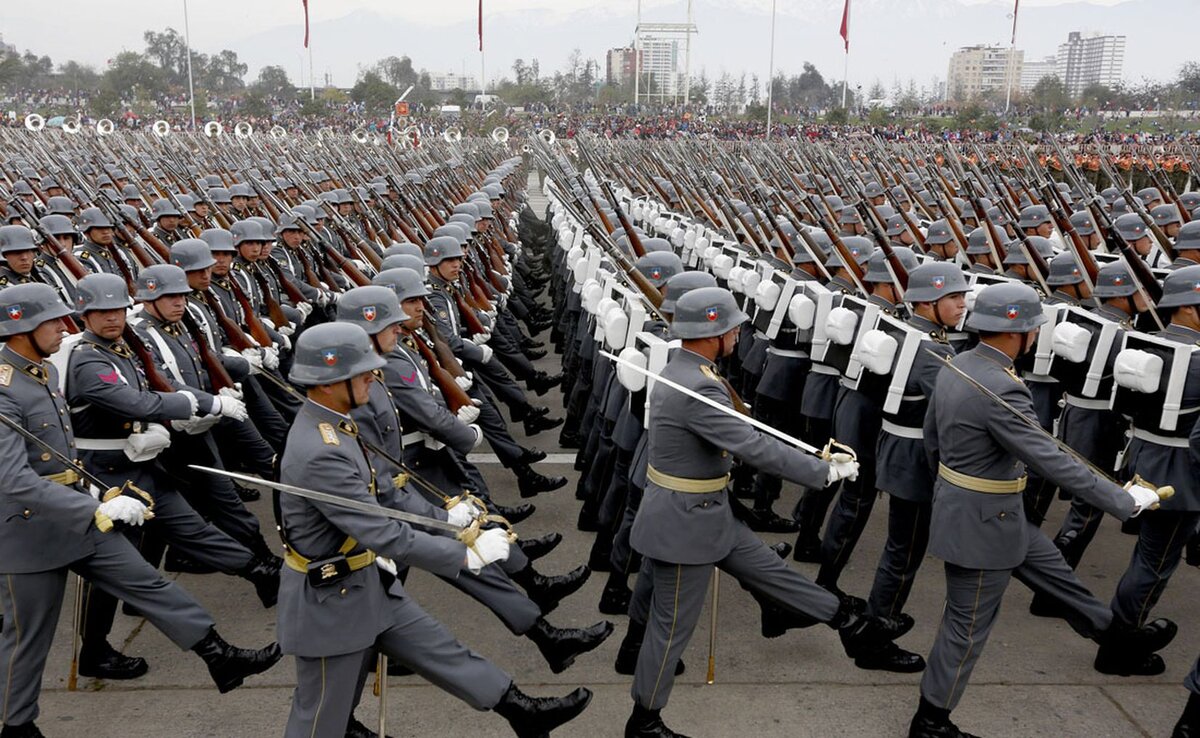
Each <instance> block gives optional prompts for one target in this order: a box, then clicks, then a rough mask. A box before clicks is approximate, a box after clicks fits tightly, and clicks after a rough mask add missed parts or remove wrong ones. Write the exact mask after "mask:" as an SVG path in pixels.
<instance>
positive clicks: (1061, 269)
mask: <svg viewBox="0 0 1200 738" xmlns="http://www.w3.org/2000/svg"><path fill="white" fill-rule="evenodd" d="M1081 282H1083V273H1082V272H1080V271H1079V262H1077V261H1075V254H1073V253H1071V252H1069V251H1065V252H1063V253H1061V254H1059V255H1058V256H1056V257H1054V258H1053V259H1051V260H1050V274H1048V275H1046V284H1048V285H1050V286H1051V287H1061V286H1063V285H1068V284H1079V283H1081Z"/></svg>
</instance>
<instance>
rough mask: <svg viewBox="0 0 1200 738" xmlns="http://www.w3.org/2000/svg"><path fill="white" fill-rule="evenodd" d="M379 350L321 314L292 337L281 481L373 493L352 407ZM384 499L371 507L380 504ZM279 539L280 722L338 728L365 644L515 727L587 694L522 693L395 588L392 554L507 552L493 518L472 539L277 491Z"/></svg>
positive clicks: (357, 686) (467, 561)
mask: <svg viewBox="0 0 1200 738" xmlns="http://www.w3.org/2000/svg"><path fill="white" fill-rule="evenodd" d="M383 364H384V359H383V357H382V356H380V355H379V354H378V353H377V352H376V350H375V349H374V347H373V346H372V344H371V339H370V337H368V336H367V334H366V332H365V331H363V329H362V328H359V327H358V326H355V325H350V324H346V323H333V324H326V325H319V326H314V327H313V328H310V329H309V330H308V331H306V332H305V333H304V334H303V335H301V336H300V338H299V339H298V340H297V341H296V360H295V363H294V364H293V366H292V371H291V374H290V379H291V380H292V382H293V383H295V384H299V385H301V386H303V387H305V388H306V390H307V393H308V400H307V401H306V402H305V403H304V404H303V405H302V406H301V409H300V412H299V414H298V416H297V418H296V422H295V423H294V424H293V425H292V429H291V432H290V433H289V434H288V442H287V449H286V451H285V452H284V454H283V459H282V463H281V470H282V473H281V477H282V481H283V482H286V483H288V484H296V485H300V486H305V487H309V488H315V489H318V490H321V491H323V492H326V493H328V494H335V495H338V496H343V497H346V498H347V499H349V500H354V501H356V502H359V503H363V504H370V505H378V504H379V502H378V499H377V498H376V496H375V492H376V490H377V482H376V478H375V472H374V471H373V470H372V464H371V462H370V460H369V459H368V457H367V452H366V449H365V447H364V446H363V445H362V439H360V438H359V429H358V424H357V423H356V422H355V421H354V420H353V418H352V417H351V415H350V413H351V412H352V411H353V410H354V409H355V408H357V407H360V406H363V405H365V404H367V403H368V402H369V401H370V385H371V383H372V382H374V381H375V376H376V375H375V374H374V372H375V370H377V369H380V368H382V367H383ZM381 510H382V508H381ZM278 517H279V526H280V532H281V534H282V536H283V538H284V541H285V544H286V550H287V556H286V559H285V561H286V563H287V568H286V569H284V572H283V579H282V582H281V585H280V597H279V625H278V629H279V640H280V645H281V646H282V647H283V650H284V651H285V652H287V653H291V654H294V655H295V656H296V677H297V678H296V681H297V684H296V690H295V693H294V695H293V698H292V708H291V715H290V716H289V718H288V723H287V728H286V731H285V735H286V736H288V738H300V737H302V736H303V737H305V738H312V737H314V736H316V737H318V738H341V737H342V736H344V735H345V734H346V731H347V728H348V727H349V726H350V725H351V715H352V712H353V709H354V705H355V704H356V703H357V701H358V697H359V695H360V694H361V691H362V686H363V683H364V681H365V679H366V674H367V670H368V669H369V667H370V665H371V662H372V661H373V654H374V652H376V651H379V652H382V653H384V654H386V655H387V656H388V657H389V658H391V659H393V660H394V661H396V662H397V663H399V664H401V665H403V666H405V667H406V668H408V669H410V670H411V671H413V672H415V673H417V674H419V675H420V676H423V677H425V678H426V679H429V680H430V681H431V682H433V683H434V684H436V685H438V686H439V687H442V688H443V689H445V690H447V691H448V692H450V693H451V694H453V695H455V696H456V697H458V698H459V699H461V700H463V701H465V702H466V703H467V704H469V705H470V706H471V707H473V708H475V709H477V710H495V711H496V712H497V713H499V714H500V715H501V716H502V717H504V718H505V719H507V720H508V721H509V724H510V725H511V726H512V727H513V730H514V731H515V732H516V734H517V735H518V736H522V737H532V736H541V735H547V734H549V732H550V731H551V730H553V729H554V728H556V727H558V726H559V725H562V724H563V723H565V722H567V721H569V720H571V719H573V718H574V717H575V716H577V715H578V714H579V713H580V712H582V711H583V709H584V708H585V707H586V706H587V704H588V702H589V701H590V700H591V696H592V695H591V692H590V691H588V690H587V689H584V688H580V689H578V690H576V691H575V692H573V693H571V694H570V695H568V696H566V697H563V698H533V697H529V696H527V695H525V694H524V693H522V692H521V690H519V689H518V688H517V686H516V685H515V684H514V683H513V681H512V678H511V677H509V676H508V675H507V674H505V673H504V672H503V671H501V670H500V669H499V668H497V667H496V666H494V665H493V664H492V663H491V662H489V661H487V660H486V659H484V658H482V657H481V656H478V655H477V654H475V653H474V652H472V651H470V650H469V649H467V648H466V647H465V646H463V645H462V644H461V643H459V642H458V641H457V640H456V639H455V638H454V636H453V635H452V634H451V633H450V632H449V631H447V630H446V629H445V627H443V626H442V625H441V624H440V623H438V622H437V621H436V620H434V619H433V618H431V617H430V616H429V615H428V614H426V613H425V611H424V610H422V609H421V607H420V605H418V604H417V602H416V601H415V600H414V599H413V598H412V597H411V596H409V595H408V593H407V592H405V590H404V588H403V585H402V584H401V583H400V581H399V579H397V578H396V574H397V571H398V570H397V566H398V565H411V566H420V567H422V568H425V569H428V570H429V571H431V572H434V573H436V574H439V575H442V576H445V577H451V578H452V577H457V576H460V575H462V576H471V574H461V572H462V570H463V569H464V568H467V569H470V571H471V572H475V573H477V572H479V571H481V570H482V569H483V568H484V567H485V566H487V565H488V564H490V563H493V562H496V561H501V560H503V559H505V558H507V556H508V555H509V539H508V537H507V534H506V533H505V532H504V531H503V530H500V529H492V530H486V531H483V532H482V533H481V534H480V535H479V536H478V538H476V539H475V540H474V542H473V544H472V545H471V546H469V547H468V546H465V545H463V544H462V543H460V542H459V541H458V540H456V539H455V538H450V537H446V536H440V535H430V534H427V533H424V532H421V531H419V530H417V529H415V528H413V527H411V526H409V525H407V524H405V523H402V522H399V521H396V520H392V519H389V518H387V517H384V516H383V515H382V514H381V515H379V516H372V515H368V514H364V513H363V512H360V511H358V510H351V509H349V508H344V507H340V506H337V505H332V504H329V503H324V502H315V501H312V500H307V499H304V498H300V497H295V496H291V495H281V496H280V497H279V500H278Z"/></svg>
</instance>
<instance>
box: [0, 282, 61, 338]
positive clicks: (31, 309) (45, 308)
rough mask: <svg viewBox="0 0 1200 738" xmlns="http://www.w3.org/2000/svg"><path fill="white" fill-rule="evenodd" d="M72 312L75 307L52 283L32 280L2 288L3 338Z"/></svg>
mask: <svg viewBox="0 0 1200 738" xmlns="http://www.w3.org/2000/svg"><path fill="white" fill-rule="evenodd" d="M70 314H71V308H69V307H67V306H66V305H65V304H63V301H62V300H61V299H59V297H58V292H56V291H55V289H54V288H53V287H51V286H50V285H48V284H43V283H41V282H30V283H28V284H14V285H12V286H11V287H5V288H4V289H0V338H8V337H9V336H19V335H20V334H22V333H28V332H30V331H32V330H33V329H35V328H37V327H38V326H39V325H41V324H42V323H45V322H46V321H48V320H56V319H58V318H65V317H66V316H68V315H70Z"/></svg>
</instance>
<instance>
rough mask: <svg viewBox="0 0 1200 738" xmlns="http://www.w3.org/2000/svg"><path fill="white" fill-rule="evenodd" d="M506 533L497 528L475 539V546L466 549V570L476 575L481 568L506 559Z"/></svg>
mask: <svg viewBox="0 0 1200 738" xmlns="http://www.w3.org/2000/svg"><path fill="white" fill-rule="evenodd" d="M509 546H510V544H509V542H508V533H507V532H506V531H503V530H501V529H499V528H492V529H491V530H485V531H484V532H483V533H480V534H479V537H478V538H476V539H475V545H473V546H471V547H470V548H468V549H467V568H468V569H470V570H471V573H472V574H478V573H479V572H480V570H482V569H483V567H485V566H487V565H488V564H491V563H494V562H496V561H505V560H507V559H508V549H509Z"/></svg>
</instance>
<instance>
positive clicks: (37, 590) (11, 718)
mask: <svg viewBox="0 0 1200 738" xmlns="http://www.w3.org/2000/svg"><path fill="white" fill-rule="evenodd" d="M70 314H71V310H70V308H68V307H67V306H66V305H64V304H63V303H62V301H61V300H59V299H58V295H57V294H55V292H54V290H53V289H51V288H50V287H49V286H47V285H43V284H26V285H14V286H12V287H6V288H4V289H3V290H0V338H4V339H6V345H5V347H4V348H3V349H0V413H2V414H3V415H4V416H5V417H6V418H8V419H9V420H11V421H12V422H14V423H16V424H18V425H20V426H22V427H24V428H25V429H26V430H27V431H29V432H30V434H32V435H34V436H36V437H37V438H38V439H40V440H41V441H43V442H44V443H46V444H48V445H49V447H51V448H53V449H55V451H57V452H58V453H61V454H62V455H63V457H65V458H68V459H71V458H75V455H76V454H75V435H74V431H73V430H72V425H71V422H70V421H69V420H68V419H67V418H68V415H67V401H66V400H65V399H64V398H63V396H62V393H61V392H60V390H59V384H58V370H57V369H56V368H55V367H54V365H53V364H51V363H50V362H47V361H46V360H47V359H48V358H49V357H50V356H51V355H52V354H53V353H54V352H55V351H57V350H58V349H59V347H60V346H61V344H62V337H63V333H64V328H63V322H62V318H64V317H66V316H68V315H70ZM0 460H2V461H0V463H3V465H4V467H5V468H4V471H3V475H2V476H3V478H4V479H5V481H6V484H5V485H4V491H3V493H2V494H3V498H4V503H3V504H4V506H5V509H6V510H7V511H9V512H7V513H6V514H5V515H4V516H3V520H2V521H0V527H2V528H3V530H0V574H3V575H4V576H3V580H4V584H3V586H0V605H2V606H3V610H4V626H5V627H4V631H3V635H2V636H0V663H4V664H6V665H7V666H6V668H5V669H4V670H3V671H2V672H0V694H2V695H3V714H0V720H2V721H3V723H4V727H3V730H0V735H3V736H4V738H41V736H42V733H41V731H40V730H38V728H37V726H36V725H34V722H33V721H34V720H35V719H37V716H38V704H37V702H38V695H39V693H40V692H41V685H42V672H43V670H44V668H45V665H46V657H47V655H48V654H49V652H50V645H51V642H52V641H53V639H54V630H55V627H56V626H57V624H58V616H59V610H60V609H61V607H62V601H63V590H64V589H65V586H66V582H67V574H68V572H69V571H71V570H73V571H75V572H77V573H78V574H80V575H81V576H83V577H85V578H87V579H89V580H91V581H93V582H94V583H96V584H97V585H98V586H100V587H103V588H104V589H105V590H107V591H109V592H111V593H113V594H114V595H115V596H117V597H120V598H121V599H123V600H125V601H126V602H129V603H130V604H131V605H133V606H135V607H137V608H138V610H140V611H141V612H142V614H143V615H144V616H145V617H146V618H147V619H149V620H150V622H151V623H153V624H154V626H155V627H157V628H158V629H159V630H161V631H162V632H163V633H164V634H165V635H166V636H167V637H168V638H170V639H171V640H172V641H173V642H174V643H175V644H176V645H177V646H179V647H180V648H183V649H191V650H192V651H195V652H196V653H197V655H199V656H200V657H201V658H202V659H203V660H204V661H205V663H206V664H207V665H208V669H209V673H210V674H211V675H212V678H213V681H214V682H215V683H216V685H217V688H218V689H220V690H221V691H222V692H226V691H229V690H231V689H233V688H235V687H237V686H238V685H240V684H241V683H242V680H243V679H245V677H247V676H250V675H252V674H258V673H260V672H263V671H265V670H267V669H269V668H270V667H271V666H272V665H274V664H275V662H276V661H278V660H279V658H280V651H279V648H278V646H275V645H271V646H269V647H267V648H265V649H262V650H261V651H247V650H244V649H239V648H234V647H232V646H230V645H229V644H228V643H226V642H225V641H224V640H223V639H222V638H221V637H220V636H219V635H218V634H217V632H216V629H215V628H214V624H213V619H212V617H211V616H210V615H209V614H208V613H207V612H205V611H204V609H203V608H202V607H200V605H198V604H197V603H196V601H195V600H193V599H192V598H191V596H189V595H188V594H187V592H185V591H184V590H183V589H182V588H181V587H179V586H178V585H175V584H173V583H171V582H168V581H166V580H164V579H163V578H162V577H161V576H159V574H158V572H157V571H155V570H154V567H152V566H150V565H149V564H147V563H146V561H145V560H144V559H142V557H141V556H139V555H138V553H137V551H136V550H135V549H134V547H133V546H132V545H131V544H130V543H129V540H128V539H126V538H125V537H124V536H122V535H116V534H114V533H111V532H109V533H104V532H102V530H101V529H102V528H103V530H106V531H111V530H112V527H113V525H114V524H115V523H121V524H124V525H134V526H137V525H141V524H142V523H143V522H145V520H146V519H147V518H148V517H149V516H148V508H147V507H146V505H145V504H144V503H143V502H142V499H143V498H141V497H140V496H138V495H136V494H134V495H133V496H130V494H126V493H125V492H123V490H122V489H120V488H113V489H109V490H107V491H100V490H97V492H96V494H97V495H100V497H101V499H103V500H104V501H102V502H101V501H99V500H97V499H95V498H93V496H92V495H90V494H88V491H87V490H86V488H85V487H86V485H85V484H84V481H83V480H82V479H81V478H80V475H79V473H78V471H77V470H76V469H74V468H71V467H68V466H66V465H65V464H63V462H62V461H60V460H59V459H58V457H56V456H55V455H53V454H50V453H48V452H47V451H46V450H45V448H44V447H42V446H41V445H39V444H36V443H34V442H33V441H30V440H27V439H25V438H22V437H21V436H20V435H18V434H17V433H16V432H15V431H14V430H12V429H10V428H4V429H2V430H0ZM18 593H20V596H19V597H18Z"/></svg>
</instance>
